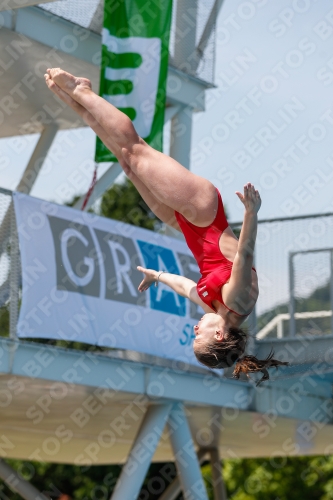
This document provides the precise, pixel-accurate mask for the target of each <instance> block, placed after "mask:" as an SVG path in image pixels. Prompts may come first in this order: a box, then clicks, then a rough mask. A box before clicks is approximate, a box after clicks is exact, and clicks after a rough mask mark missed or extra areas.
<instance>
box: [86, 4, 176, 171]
mask: <svg viewBox="0 0 333 500" xmlns="http://www.w3.org/2000/svg"><path fill="white" fill-rule="evenodd" d="M171 11H172V0H105V7H104V27H103V32H102V62H101V83H100V93H99V94H100V96H101V97H103V98H104V99H105V100H107V101H108V102H110V103H111V104H113V105H114V106H116V107H117V108H118V109H120V110H121V111H123V112H124V113H125V114H126V115H127V116H129V117H130V119H131V120H132V122H133V125H134V126H135V129H136V131H137V132H138V134H139V135H140V136H141V137H142V138H143V139H144V140H145V141H146V142H148V144H150V145H151V146H152V147H154V148H155V149H158V150H159V151H162V147H163V125H164V109H165V98H166V80H167V73H168V56H169V35H170V24H171ZM95 159H96V162H98V163H100V162H107V161H117V159H116V158H115V156H114V155H113V154H112V152H110V151H109V150H108V149H107V148H106V146H105V145H104V144H103V143H102V141H101V140H100V139H99V138H97V141H96V156H95Z"/></svg>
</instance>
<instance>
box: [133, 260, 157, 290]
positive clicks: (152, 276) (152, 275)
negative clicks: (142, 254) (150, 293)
mask: <svg viewBox="0 0 333 500" xmlns="http://www.w3.org/2000/svg"><path fill="white" fill-rule="evenodd" d="M137 270H138V271H141V272H142V273H143V274H144V275H145V277H144V278H143V280H142V281H141V283H140V285H139V286H138V290H139V292H145V291H146V290H148V288H149V287H151V285H153V284H154V283H155V282H156V281H157V277H158V274H159V273H158V272H157V271H155V270H154V269H145V268H144V267H141V266H138V267H137Z"/></svg>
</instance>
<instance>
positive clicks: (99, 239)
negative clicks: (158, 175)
mask: <svg viewBox="0 0 333 500" xmlns="http://www.w3.org/2000/svg"><path fill="white" fill-rule="evenodd" d="M13 196H14V205H15V212H16V220H17V227H18V234H19V244H20V251H21V258H22V279H23V284H22V286H23V290H22V305H21V309H20V315H19V321H18V325H17V333H18V336H19V337H21V338H23V337H24V338H32V337H39V338H50V339H65V340H70V341H80V342H86V343H88V344H94V345H99V346H106V347H114V348H121V349H130V350H134V351H139V352H143V353H147V354H152V355H155V356H160V357H165V358H169V359H175V360H178V361H184V362H186V363H191V364H197V361H196V358H195V356H194V354H193V348H192V343H193V338H194V331H193V326H194V325H195V324H196V323H197V321H198V319H200V318H201V316H202V314H203V311H202V309H200V308H199V307H197V306H195V304H191V303H190V302H189V301H188V300H187V299H184V297H181V296H179V295H177V294H175V293H174V292H173V291H172V290H171V289H170V288H168V287H166V286H164V285H161V284H160V285H159V286H158V287H157V288H156V287H154V286H152V287H150V288H149V290H148V291H147V292H144V293H140V292H138V285H139V283H140V282H141V280H142V279H143V275H142V273H140V272H139V271H138V270H137V269H136V267H137V266H138V265H141V266H143V267H146V268H152V269H156V270H165V271H168V272H170V273H174V274H181V275H184V276H187V277H188V278H190V279H193V280H195V281H197V280H198V278H199V277H200V275H199V270H198V267H197V264H196V262H195V260H194V258H193V256H192V254H191V253H190V251H189V249H188V248H187V246H186V244H185V243H184V242H182V241H179V240H176V239H173V238H169V237H166V236H164V235H160V234H157V233H154V232H152V231H148V230H145V229H141V228H137V227H134V226H131V225H129V224H124V223H122V222H118V221H114V220H110V219H106V218H104V217H99V216H96V215H94V214H89V213H86V212H79V211H77V210H74V209H72V208H69V207H65V206H59V205H56V204H53V203H49V202H45V201H43V200H39V199H37V198H33V197H31V196H28V195H24V194H20V193H14V195H13Z"/></svg>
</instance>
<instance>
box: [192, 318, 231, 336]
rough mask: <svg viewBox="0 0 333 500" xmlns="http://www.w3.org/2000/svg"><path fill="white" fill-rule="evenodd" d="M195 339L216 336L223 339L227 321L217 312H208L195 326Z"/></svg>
mask: <svg viewBox="0 0 333 500" xmlns="http://www.w3.org/2000/svg"><path fill="white" fill-rule="evenodd" d="M194 333H195V340H202V339H207V340H208V339H209V338H211V337H214V338H216V339H218V340H222V337H223V334H224V333H225V321H224V319H223V318H221V316H219V315H218V314H215V313H207V314H205V315H204V316H202V318H201V320H200V321H199V322H198V324H197V325H195V327H194Z"/></svg>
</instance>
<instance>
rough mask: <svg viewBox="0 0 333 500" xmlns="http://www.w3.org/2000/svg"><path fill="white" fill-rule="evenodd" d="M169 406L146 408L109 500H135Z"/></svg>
mask: <svg viewBox="0 0 333 500" xmlns="http://www.w3.org/2000/svg"><path fill="white" fill-rule="evenodd" d="M170 410H171V405H152V406H150V407H149V408H148V410H147V412H146V414H145V416H144V418H143V421H142V423H141V426H140V429H139V432H138V434H137V436H136V438H135V440H134V443H133V446H132V449H131V451H130V453H129V456H128V458H127V461H126V464H125V465H124V467H123V468H122V471H121V474H120V477H119V479H118V481H117V485H116V488H115V490H114V492H113V494H112V497H111V500H125V499H126V500H136V499H137V498H138V496H139V493H140V489H141V486H142V483H143V481H144V479H145V477H146V474H147V471H148V468H149V465H150V462H151V460H152V458H153V455H154V453H155V450H156V447H157V445H158V443H159V440H160V437H161V435H162V432H163V429H164V427H165V424H166V421H167V418H168V415H169V413H170Z"/></svg>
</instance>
